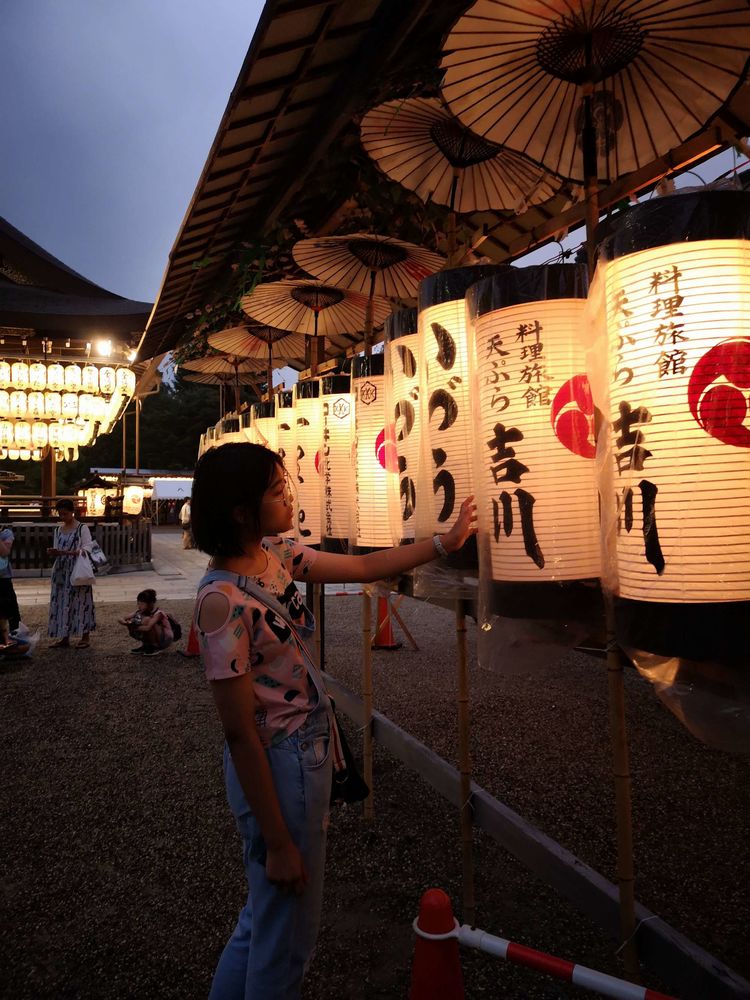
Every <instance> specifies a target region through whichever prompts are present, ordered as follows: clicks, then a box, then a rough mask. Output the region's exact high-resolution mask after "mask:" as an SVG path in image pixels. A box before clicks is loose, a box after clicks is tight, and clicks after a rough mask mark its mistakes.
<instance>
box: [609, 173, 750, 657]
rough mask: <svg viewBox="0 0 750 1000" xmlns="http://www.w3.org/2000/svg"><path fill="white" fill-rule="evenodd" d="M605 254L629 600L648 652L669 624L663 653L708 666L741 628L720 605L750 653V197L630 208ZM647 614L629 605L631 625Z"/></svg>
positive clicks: (723, 195)
mask: <svg viewBox="0 0 750 1000" xmlns="http://www.w3.org/2000/svg"><path fill="white" fill-rule="evenodd" d="M605 253H606V256H607V257H608V259H609V263H608V264H607V265H606V271H605V298H606V324H607V329H608V335H609V336H608V340H609V345H610V346H609V400H610V413H609V417H610V420H611V424H612V434H611V448H612V455H613V465H614V468H613V479H614V493H615V496H614V497H613V498H612V500H613V502H614V503H615V504H616V509H617V515H618V516H617V533H616V566H617V581H618V588H619V596H620V597H621V598H622V599H624V600H625V601H626V602H647V603H648V607H649V608H650V613H651V614H653V615H655V616H656V617H655V618H654V619H653V622H654V627H653V629H652V634H651V635H650V637H649V636H646V635H643V637H642V641H643V644H642V645H641V646H640V648H643V649H652V651H653V652H660V651H661V650H660V649H658V648H656V646H654V645H646V642H649V641H653V642H656V644H657V645H658V644H659V643H660V642H661V640H660V638H659V636H658V635H657V632H659V630H660V629H661V627H662V625H663V626H664V629H666V630H667V631H668V632H669V633H670V636H669V637H668V638H665V641H664V643H663V645H664V646H665V648H667V647H669V648H668V650H667V651H674V650H675V649H676V650H677V651H679V650H680V648H681V647H682V650H683V651H682V652H681V655H684V656H687V657H691V656H692V658H695V659H698V658H702V656H699V655H698V653H697V650H698V649H702V650H704V652H705V654H706V655H710V654H711V652H712V651H715V650H717V649H719V648H720V647H721V645H722V643H725V645H726V648H727V649H731V643H730V642H729V633H730V632H731V631H732V628H730V627H729V625H722V624H721V623H720V622H721V614H720V613H719V612H718V611H717V608H716V606H717V605H724V606H725V607H724V612H722V614H726V615H727V616H732V615H735V616H738V617H736V618H735V624H739V622H740V620H741V618H742V617H743V616H744V625H742V626H739V628H738V630H735V631H734V634H735V635H736V636H738V637H739V635H740V634H742V633H743V632H744V633H745V636H744V639H743V640H742V643H741V648H742V649H743V651H744V649H745V647H746V624H747V621H748V618H747V615H748V613H750V605H748V604H747V603H746V602H748V601H750V426H749V425H748V420H747V413H748V407H749V406H750V329H749V317H750V313H749V312H748V301H749V300H750V194H748V193H747V192H739V191H713V192H701V193H696V194H693V193H690V194H685V195H676V196H673V197H669V198H664V199H654V200H653V201H648V202H645V203H643V204H642V205H639V206H637V207H636V208H633V209H631V210H629V211H628V213H627V214H626V216H625V217H624V218H623V220H622V223H621V224H620V226H618V227H617V228H616V230H615V231H614V234H613V235H612V237H611V239H610V240H609V242H608V245H607V248H606V250H605ZM670 605H671V606H672V607H674V608H675V613H674V614H673V613H671V612H670V611H669V606H670ZM677 605H685V606H686V607H685V608H684V610H683V611H682V612H679V613H678V612H677V608H676V606H677ZM657 606H659V607H660V608H661V611H658V609H657ZM712 606H713V607H712ZM641 608H642V606H641V605H640V603H636V604H635V606H632V605H631V607H630V608H629V612H631V613H633V620H634V621H636V620H637V619H638V617H639V612H640V610H641ZM626 610H627V609H626ZM704 614H710V615H711V619H710V620H711V622H712V624H711V626H710V627H709V626H707V625H706V619H705V617H704ZM659 615H661V619H659ZM640 617H641V620H643V616H642V615H641V616H640ZM727 620H728V619H727ZM699 633H700V634H699ZM665 634H666V633H665ZM662 638H664V636H662ZM640 641H641V640H639V639H637V640H636V641H635V642H634V644H635V645H638V643H639V642H640ZM739 648H740V647H739V646H738V647H737V649H736V650H735V653H736V652H737V651H738V650H739Z"/></svg>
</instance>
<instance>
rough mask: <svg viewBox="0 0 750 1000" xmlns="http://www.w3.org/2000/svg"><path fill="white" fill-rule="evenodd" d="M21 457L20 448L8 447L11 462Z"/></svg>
mask: <svg viewBox="0 0 750 1000" xmlns="http://www.w3.org/2000/svg"><path fill="white" fill-rule="evenodd" d="M20 457H21V453H20V452H19V450H18V448H8V458H9V459H10V460H11V462H17V461H18V459H19V458H20Z"/></svg>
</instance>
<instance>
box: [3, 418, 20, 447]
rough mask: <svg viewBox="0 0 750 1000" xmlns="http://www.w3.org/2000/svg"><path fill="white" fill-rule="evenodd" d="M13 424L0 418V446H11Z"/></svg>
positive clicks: (13, 434) (14, 438)
mask: <svg viewBox="0 0 750 1000" xmlns="http://www.w3.org/2000/svg"><path fill="white" fill-rule="evenodd" d="M15 440H16V437H15V430H14V425H13V424H12V422H11V421H10V420H0V446H2V447H3V448H12V447H13V445H14V443H15Z"/></svg>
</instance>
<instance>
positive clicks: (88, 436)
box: [77, 420, 94, 448]
mask: <svg viewBox="0 0 750 1000" xmlns="http://www.w3.org/2000/svg"><path fill="white" fill-rule="evenodd" d="M93 440H94V425H93V423H92V422H91V421H90V420H84V422H83V423H82V424H79V425H78V442H77V443H78V445H79V446H80V447H81V448H85V447H86V446H87V445H90V444H92V442H93Z"/></svg>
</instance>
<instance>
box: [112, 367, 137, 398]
mask: <svg viewBox="0 0 750 1000" xmlns="http://www.w3.org/2000/svg"><path fill="white" fill-rule="evenodd" d="M115 382H116V385H117V388H118V389H119V390H120V391H121V392H122V394H123V395H124V396H132V395H133V393H134V392H135V372H134V371H132V370H131V369H130V368H118V369H117V374H116V376H115Z"/></svg>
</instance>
